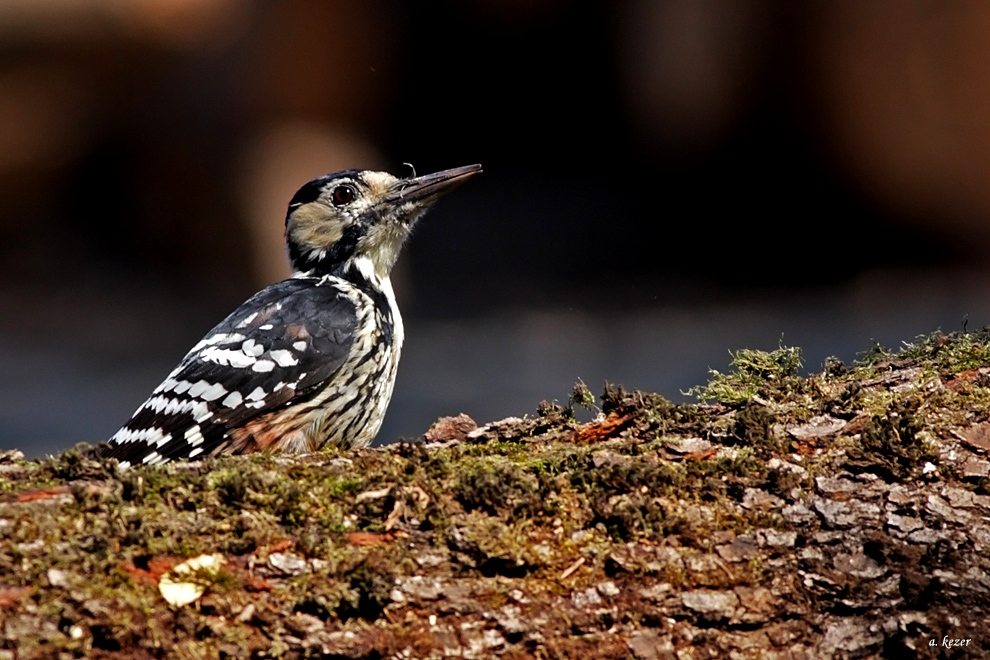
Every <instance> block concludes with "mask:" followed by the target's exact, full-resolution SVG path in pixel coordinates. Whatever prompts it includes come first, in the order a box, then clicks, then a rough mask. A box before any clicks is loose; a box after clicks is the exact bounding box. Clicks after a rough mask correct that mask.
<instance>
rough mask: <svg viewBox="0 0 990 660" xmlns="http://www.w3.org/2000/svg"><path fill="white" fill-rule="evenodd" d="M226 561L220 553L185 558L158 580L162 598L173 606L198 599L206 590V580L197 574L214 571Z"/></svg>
mask: <svg viewBox="0 0 990 660" xmlns="http://www.w3.org/2000/svg"><path fill="white" fill-rule="evenodd" d="M225 563H227V560H226V559H225V558H224V556H223V555H221V554H215V555H199V556H198V557H193V558H192V559H187V560H186V561H184V562H182V563H181V564H179V565H178V566H176V567H175V568H173V569H172V570H171V571H169V572H168V573H165V574H164V575H162V577H161V579H160V580H159V581H158V591H160V592H161V594H162V598H164V599H165V602H167V603H168V604H169V605H172V606H173V607H182V606H183V605H188V604H189V603H192V602H194V601H196V600H198V599H199V598H200V597H201V596H202V595H203V593H204V592H205V591H206V584H207V583H206V581H204V580H203V579H202V578H201V577H199V576H197V573H200V572H214V571H217V570H219V569H220V567H221V566H223V565H224V564H225Z"/></svg>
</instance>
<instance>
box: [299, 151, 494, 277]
mask: <svg viewBox="0 0 990 660" xmlns="http://www.w3.org/2000/svg"><path fill="white" fill-rule="evenodd" d="M478 172H481V165H468V166H466V167H457V168H454V169H452V170H444V171H443V172H437V173H435V174H427V175H424V176H419V177H416V176H414V177H413V178H410V179H398V178H396V177H394V176H392V175H391V174H387V173H385V172H372V171H370V170H345V171H343V172H335V173H333V174H326V175H324V176H321V177H319V178H316V179H313V180H312V181H310V182H309V183H307V184H306V185H304V186H303V187H302V188H300V189H299V191H298V192H297V193H296V194H295V195H294V196H293V197H292V201H290V202H289V211H288V213H287V214H286V216H285V239H286V242H287V243H288V246H289V260H290V262H291V265H292V270H293V272H294V273H296V274H299V273H313V274H334V275H347V274H348V271H349V270H351V269H357V271H358V272H359V273H360V274H361V275H363V276H364V277H366V278H376V279H377V280H378V281H379V282H381V281H383V280H385V279H386V278H388V274H389V271H391V270H392V265H393V264H394V263H395V259H396V257H398V256H399V250H400V249H401V248H402V244H403V242H405V240H406V237H408V236H409V232H410V231H411V230H412V226H413V224H414V223H415V222H416V220H417V219H418V218H419V216H421V215H422V214H423V212H424V211H426V210H427V209H428V208H429V207H430V206H431V205H432V204H433V202H435V201H436V200H437V199H438V198H439V197H440V196H441V195H443V194H444V193H447V192H449V191H451V190H453V189H454V188H456V187H457V186H459V185H460V184H461V183H463V182H464V181H466V180H467V179H468V178H470V177H471V176H473V175H475V174H477V173H478Z"/></svg>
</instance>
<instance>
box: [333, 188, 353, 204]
mask: <svg viewBox="0 0 990 660" xmlns="http://www.w3.org/2000/svg"><path fill="white" fill-rule="evenodd" d="M355 195H357V193H356V192H354V188H351V187H350V186H337V187H336V188H334V189H333V192H332V193H330V196H331V198H332V199H333V204H334V206H343V205H344V204H350V203H351V202H353V201H354V197H355Z"/></svg>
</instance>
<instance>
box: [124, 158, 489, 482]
mask: <svg viewBox="0 0 990 660" xmlns="http://www.w3.org/2000/svg"><path fill="white" fill-rule="evenodd" d="M480 171H481V166H480V165H469V166H467V167H461V168H456V169H452V170H445V171H443V172H438V173H436V174H429V175H425V176H421V177H414V178H411V179H397V178H396V177H393V176H392V175H390V174H386V173H384V172H372V171H367V170H347V171H344V172H337V173H335V174H328V175H326V176H322V177H319V178H317V179H314V180H312V181H310V182H309V183H307V184H306V185H304V186H303V187H302V188H300V189H299V191H298V192H297V193H296V194H295V196H294V197H293V198H292V200H291V201H290V203H289V210H288V213H287V215H286V225H285V233H286V243H287V246H288V251H289V259H290V262H291V265H292V270H293V273H294V274H293V277H292V278H290V279H287V280H284V281H282V282H278V283H276V284H272V285H271V286H269V287H267V288H265V289H264V290H262V291H260V292H258V293H256V294H255V295H254V296H252V297H251V298H250V299H249V300H247V301H246V302H245V303H244V304H242V305H241V306H240V307H238V308H237V309H236V310H234V312H233V313H232V314H230V316H228V317H227V318H225V319H224V320H223V321H221V322H220V323H219V324H218V325H217V326H216V327H215V328H213V329H212V330H211V331H210V332H209V333H207V334H206V336H205V337H204V338H203V339H202V340H201V341H200V342H199V343H198V344H196V345H195V346H194V347H193V348H192V350H190V351H189V353H188V354H187V355H186V356H185V357H184V358H183V359H182V361H181V362H180V363H179V365H178V366H177V367H176V368H175V369H174V370H173V371H172V373H170V374H169V375H168V377H167V378H166V379H165V380H164V381H163V382H162V383H161V385H159V386H158V387H157V388H156V389H155V391H154V392H152V394H151V396H150V397H149V398H148V400H147V401H145V402H144V403H143V404H142V405H141V407H140V408H138V409H137V411H136V412H135V413H134V415H133V416H132V417H131V419H130V420H129V421H128V422H127V423H126V424H125V425H124V426H123V427H122V428H121V429H120V430H119V431H117V433H116V434H114V436H113V437H112V438H110V445H109V448H108V449H106V451H105V455H106V456H109V457H113V458H116V459H118V460H119V461H120V464H121V466H123V467H127V466H130V465H136V464H151V465H155V464H161V463H166V462H168V461H171V460H176V459H182V458H196V457H199V456H216V455H218V454H225V453H245V452H251V451H259V450H263V449H283V450H288V451H296V452H303V451H313V450H316V449H318V448H319V447H322V446H324V445H326V444H334V445H339V446H342V447H362V446H365V445H367V444H369V443H370V442H371V441H372V440H373V439H374V438H375V435H376V434H377V433H378V429H379V428H380V427H381V423H382V419H383V417H384V415H385V410H386V408H387V407H388V402H389V399H390V398H391V396H392V387H393V385H394V383H395V373H396V368H397V366H398V363H399V353H400V351H401V349H402V340H403V329H402V318H401V316H400V315H399V309H398V307H397V306H396V301H395V296H394V294H393V293H392V285H391V282H390V280H389V273H390V272H391V269H392V265H393V264H394V263H395V259H396V257H397V256H398V253H399V250H400V249H401V247H402V244H403V243H404V241H405V239H406V238H407V237H408V235H409V232H410V230H411V228H412V226H413V224H414V223H415V222H416V220H417V219H418V218H419V216H420V215H422V214H423V212H424V211H425V210H426V209H427V208H429V206H430V205H431V204H432V203H433V202H434V201H436V199H437V198H438V197H440V196H441V195H442V194H444V193H446V192H448V191H450V190H451V189H453V188H454V187H456V186H457V185H459V184H460V183H462V182H463V181H465V180H466V179H467V178H469V177H470V176H472V175H474V174H477V173H478V172H480Z"/></svg>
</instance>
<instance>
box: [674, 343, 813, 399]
mask: <svg viewBox="0 0 990 660" xmlns="http://www.w3.org/2000/svg"><path fill="white" fill-rule="evenodd" d="M729 354H730V355H731V356H732V362H731V365H732V371H730V372H729V373H725V374H723V373H720V372H719V371H716V370H714V369H712V370H711V375H712V377H711V379H710V380H709V381H708V384H707V385H701V386H697V387H693V388H691V389H689V390H688V392H687V393H688V394H689V395H691V396H695V397H697V398H698V399H699V400H701V401H718V402H720V403H728V404H736V403H743V402H745V401H748V400H750V399H752V398H753V397H754V396H756V395H757V394H759V393H760V392H761V391H762V390H763V389H764V388H766V387H767V386H770V387H771V388H775V389H776V388H779V387H780V386H781V385H783V384H785V380H787V379H792V378H794V377H795V376H796V375H797V371H798V369H800V368H801V349H799V348H795V347H788V346H783V345H781V347H780V348H778V349H777V350H775V351H770V352H765V351H756V350H749V349H743V350H739V351H735V352H732V351H730V353H729Z"/></svg>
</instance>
